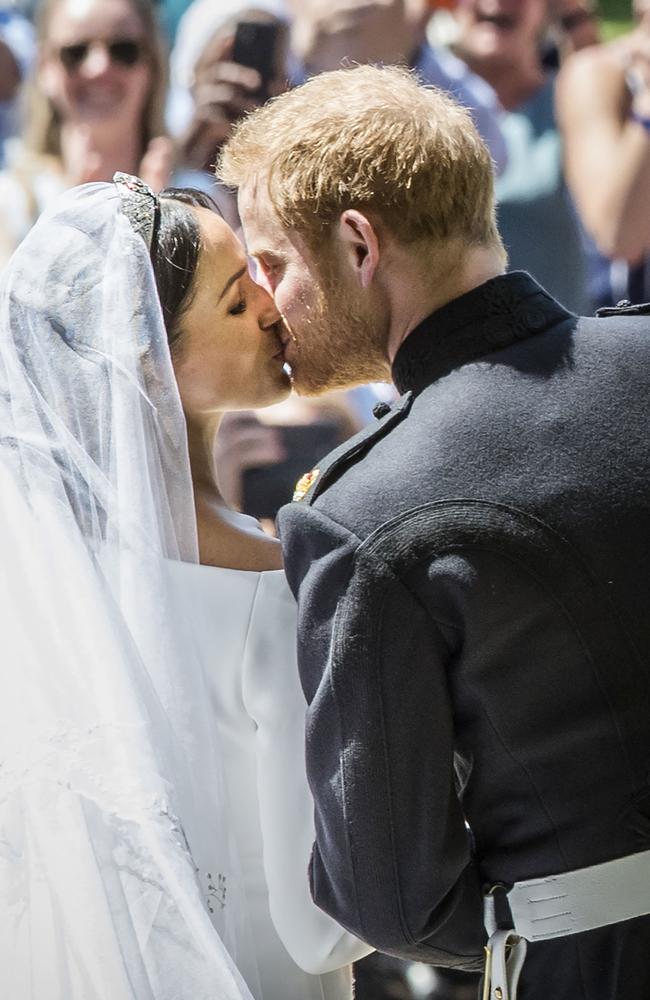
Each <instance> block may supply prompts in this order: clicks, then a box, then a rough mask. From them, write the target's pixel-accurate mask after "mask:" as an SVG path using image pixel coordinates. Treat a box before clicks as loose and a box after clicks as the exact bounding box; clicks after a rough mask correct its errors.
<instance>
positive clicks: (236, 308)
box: [228, 295, 246, 316]
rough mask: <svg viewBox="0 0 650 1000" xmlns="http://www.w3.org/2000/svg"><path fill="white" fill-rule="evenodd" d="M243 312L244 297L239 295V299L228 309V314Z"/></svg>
mask: <svg viewBox="0 0 650 1000" xmlns="http://www.w3.org/2000/svg"><path fill="white" fill-rule="evenodd" d="M244 312H246V298H245V296H243V295H242V296H240V298H239V301H238V302H237V303H236V304H235V305H234V306H232V307H231V308H230V309H229V310H228V315H229V316H241V314H242V313H244Z"/></svg>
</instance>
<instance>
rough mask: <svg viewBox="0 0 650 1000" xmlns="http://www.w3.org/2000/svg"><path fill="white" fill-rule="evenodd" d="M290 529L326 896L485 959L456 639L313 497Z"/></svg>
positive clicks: (453, 954)
mask: <svg viewBox="0 0 650 1000" xmlns="http://www.w3.org/2000/svg"><path fill="white" fill-rule="evenodd" d="M280 530H281V537H282V542H283V546H284V550H285V560H286V568H287V574H288V578H289V583H290V585H291V587H292V589H293V591H294V594H295V595H296V596H297V598H298V603H299V621H298V636H299V644H298V661H299V668H300V672H301V678H302V682H303V688H304V690H305V694H306V696H307V701H308V703H309V710H308V722H307V773H308V777H309V781H310V785H311V789H312V793H313V796H314V799H315V802H316V843H315V845H314V850H313V854H312V861H311V867H310V875H311V883H312V892H313V895H314V899H315V901H316V902H317V903H318V905H319V906H321V907H322V908H323V909H324V910H325V911H326V912H328V913H330V914H331V915H332V916H333V917H335V918H336V919H337V920H339V921H340V922H341V923H342V924H343V925H344V926H346V927H348V928H349V929H350V930H351V931H352V932H353V933H355V934H357V935H358V936H360V937H362V938H363V939H364V940H366V941H369V942H370V943H371V944H373V945H374V946H375V947H376V948H378V949H379V950H381V951H384V952H387V953H389V954H393V955H397V956H399V957H401V958H411V959H415V960H418V961H424V962H429V963H431V964H435V965H441V966H448V967H457V968H464V969H477V968H480V966H481V963H482V956H483V944H484V941H485V931H484V928H483V922H482V901H481V891H480V884H479V877H478V874H477V870H476V868H475V866H474V864H473V861H472V858H471V850H470V843H469V839H468V835H467V831H466V826H465V822H464V817H463V814H462V810H461V807H460V804H459V801H458V798H457V796H456V792H455V784H454V762H453V744H454V735H453V727H452V716H451V708H450V703H449V695H448V691H447V684H446V666H447V665H448V661H449V658H450V647H449V643H448V641H447V639H446V638H445V635H444V634H443V630H442V629H441V628H439V627H438V626H437V624H436V622H435V621H434V620H432V618H431V616H430V615H429V613H428V612H427V610H426V609H425V607H424V606H423V605H422V604H421V603H420V602H419V601H418V599H417V595H416V594H414V593H412V592H411V590H410V589H409V588H408V586H407V585H406V584H405V583H404V582H403V580H402V579H401V578H400V577H399V575H396V574H395V572H394V571H393V570H392V569H391V566H390V564H389V562H386V560H385V559H384V556H383V555H382V552H381V551H379V552H377V551H376V550H375V551H372V552H370V553H368V552H367V551H365V550H364V546H363V545H361V544H360V542H359V539H357V538H356V537H355V536H354V535H352V534H350V533H349V532H348V531H346V529H345V528H343V527H341V526H340V525H338V524H336V523H334V522H333V521H331V520H330V519H329V518H328V517H326V516H325V515H324V514H323V513H322V512H320V511H319V510H317V509H315V508H313V507H310V506H308V505H307V504H293V505H290V506H289V507H286V508H284V510H283V511H282V513H281V517H280ZM366 548H367V547H366Z"/></svg>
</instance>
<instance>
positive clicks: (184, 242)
mask: <svg viewBox="0 0 650 1000" xmlns="http://www.w3.org/2000/svg"><path fill="white" fill-rule="evenodd" d="M158 200H159V204H160V218H159V222H158V230H157V233H156V236H155V238H154V242H153V246H152V248H151V261H152V264H153V270H154V275H155V278H156V287H157V288H158V295H159V297H160V304H161V306H162V311H163V318H164V321H165V329H166V330H167V340H168V342H169V346H170V349H171V350H172V353H173V351H174V349H175V348H176V349H178V347H179V343H180V339H181V332H182V319H183V315H184V313H185V310H186V309H187V307H188V306H189V305H190V303H191V301H192V295H193V291H194V280H195V277H196V269H197V266H198V262H199V254H200V252H201V229H200V227H199V223H198V221H197V218H196V215H195V213H194V212H193V211H192V208H209V209H210V210H211V211H213V212H217V214H219V215H220V214H221V213H220V212H219V210H218V208H217V206H216V204H215V202H214V200H213V199H212V198H211V197H210V195H209V194H206V193H205V192H204V191H199V190H197V189H196V188H165V190H164V191H161V192H160V194H159V196H158Z"/></svg>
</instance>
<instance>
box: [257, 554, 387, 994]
mask: <svg viewBox="0 0 650 1000" xmlns="http://www.w3.org/2000/svg"><path fill="white" fill-rule="evenodd" d="M295 646H296V605H295V601H294V599H293V597H292V596H291V592H290V591H289V588H288V587H287V585H286V580H285V579H284V576H283V575H282V574H281V573H267V574H262V576H261V578H260V587H259V589H258V593H257V597H256V601H255V605H254V607H253V613H252V617H251V623H250V628H249V633H248V638H247V643H246V654H245V659H244V672H243V695H244V702H245V705H246V709H247V711H248V713H249V714H250V716H251V718H252V719H253V720H254V722H255V724H256V726H257V733H256V752H257V781H258V797H259V806H260V822H261V827H262V836H263V842H264V870H265V875H266V881H267V886H268V890H269V901H270V909H271V916H272V919H273V923H274V925H275V928H276V930H277V932H278V934H279V936H280V938H281V940H282V942H283V944H284V946H285V947H286V949H287V951H288V952H289V954H290V955H291V957H292V958H293V960H294V961H295V962H296V964H297V965H299V966H300V967H301V968H302V969H304V970H305V971H306V972H308V973H311V974H313V975H318V974H322V973H326V972H330V971H332V970H334V969H338V968H340V967H341V966H344V965H347V964H348V963H351V962H354V961H357V960H358V959H360V958H363V957H364V956H365V955H367V954H369V953H370V952H371V951H372V950H373V949H372V948H371V947H370V946H369V945H367V944H365V943H364V942H362V941H360V940H358V938H356V937H355V936H353V935H352V934H349V933H348V932H347V931H345V930H344V929H343V928H342V927H341V926H340V925H339V924H338V923H336V922H335V920H333V919H332V918H331V917H329V916H328V915H327V914H325V913H324V912H323V911H322V910H320V909H319V908H318V907H317V906H316V905H315V904H314V902H313V901H312V898H311V894H310V890H309V880H308V866H309V858H310V854H311V849H312V844H313V841H314V806H313V801H312V798H311V794H310V792H309V787H308V785H307V777H306V773H305V750H304V744H305V712H306V707H307V706H306V702H305V698H304V695H303V692H302V689H301V687H300V679H299V675H298V667H297V664H296V650H295Z"/></svg>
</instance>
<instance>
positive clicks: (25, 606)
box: [0, 184, 250, 1000]
mask: <svg viewBox="0 0 650 1000" xmlns="http://www.w3.org/2000/svg"><path fill="white" fill-rule="evenodd" d="M120 204H121V202H120V197H119V195H118V191H117V188H116V186H115V185H113V184H93V185H86V186H84V187H82V188H77V189H75V190H73V191H71V192H69V193H68V194H66V195H64V196H63V198H62V199H61V200H60V201H59V202H58V203H57V205H56V206H55V207H54V208H53V209H51V210H50V211H48V212H46V213H45V215H44V216H43V217H42V218H41V219H40V221H39V222H38V223H37V224H36V226H35V227H34V229H33V230H32V232H31V233H30V235H29V236H28V237H27V239H26V240H25V241H24V243H23V244H22V245H21V246H20V247H19V249H18V250H17V251H16V253H15V254H14V256H13V258H12V259H11V261H10V263H9V265H8V266H7V269H6V271H5V272H4V274H3V277H2V281H1V283H0V540H1V544H0V553H1V555H0V558H1V567H0V649H1V660H0V663H1V667H0V670H1V684H0V981H1V982H2V986H1V988H0V993H1V995H2V997H3V998H5V1000H241V998H249V997H250V994H249V993H248V991H247V989H246V987H245V985H244V984H243V981H242V980H241V977H240V976H239V974H238V972H237V970H236V969H235V967H234V965H233V963H232V961H231V959H230V957H229V955H228V953H227V951H226V949H225V947H224V945H223V944H222V941H221V937H220V934H219V933H217V929H215V925H214V923H213V922H212V921H211V919H210V915H209V912H208V909H209V908H208V906H207V904H206V900H205V895H206V893H207V891H208V890H207V889H206V888H205V887H203V888H202V887H201V883H200V880H199V878H198V875H197V872H196V870H195V866H194V862H193V857H192V853H191V851H190V849H189V848H191V847H192V846H193V844H194V842H195V841H196V840H197V839H200V838H205V837H206V836H208V837H210V838H212V839H213V840H214V842H215V844H216V843H217V842H219V841H220V842H221V848H220V850H221V855H220V856H221V857H226V856H227V855H228V845H227V829H226V826H227V824H226V817H225V815H224V812H225V807H224V803H223V797H222V795H221V794H220V793H219V789H220V788H221V784H220V782H221V779H220V774H219V766H218V761H219V755H218V748H217V747H216V746H214V753H211V754H209V755H208V757H207V759H206V756H205V753H204V749H203V748H205V747H206V746H209V745H210V739H212V737H211V732H210V731H211V721H210V717H209V714H208V710H209V705H208V699H207V695H206V697H204V698H203V697H201V692H202V690H203V688H202V684H203V680H202V675H201V664H200V661H199V658H198V657H196V656H195V655H194V652H193V646H192V635H191V629H190V628H189V627H188V629H187V634H185V635H183V634H182V633H181V631H180V629H179V626H178V616H176V618H175V619H174V616H173V615H172V613H171V612H172V609H171V608H170V604H169V601H170V598H169V597H168V596H167V591H166V587H165V561H166V560H168V559H183V560H186V561H196V560H197V541H196V527H195V519H194V509H193V502H192V489H191V481H190V472H189V464H188V457H187V452H186V439H185V425H184V420H183V414H182V411H181V407H180V401H179V398H178V393H177V389H176V384H175V380H174V377H173V372H172V368H171V362H170V358H169V353H168V349H167V343H166V337H165V331H164V327H163V322H162V316H161V312H160V306H159V303H158V298H157V295H156V291H155V286H154V280H153V273H152V268H151V265H150V262H149V257H148V251H147V247H146V246H145V244H144V242H143V240H142V239H141V238H140V237H139V236H138V235H136V234H135V232H134V231H133V230H132V228H131V226H130V224H129V221H128V220H127V218H126V216H125V215H124V214H123V212H122V211H121V210H120ZM188 686H189V687H191V690H192V696H191V697H190V696H189V695H188ZM206 741H207V742H206ZM213 745H214V744H213ZM199 746H200V747H201V748H202V754H201V758H200V759H198V752H197V748H198V747H199ZM206 790H209V793H210V794H205V793H206ZM212 888H214V887H212ZM234 902H235V901H234V900H233V904H234ZM227 909H228V908H227ZM229 912H230V914H231V916H228V915H227V914H226V915H224V916H223V917H222V918H221V919H222V926H220V927H219V930H220V931H221V934H222V936H223V938H224V940H225V941H226V942H227V941H228V937H229V935H230V934H234V929H233V926H232V922H233V921H234V922H236V920H237V919H238V918H237V913H236V907H235V906H233V907H231V908H230V910H229ZM229 921H230V923H229Z"/></svg>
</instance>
